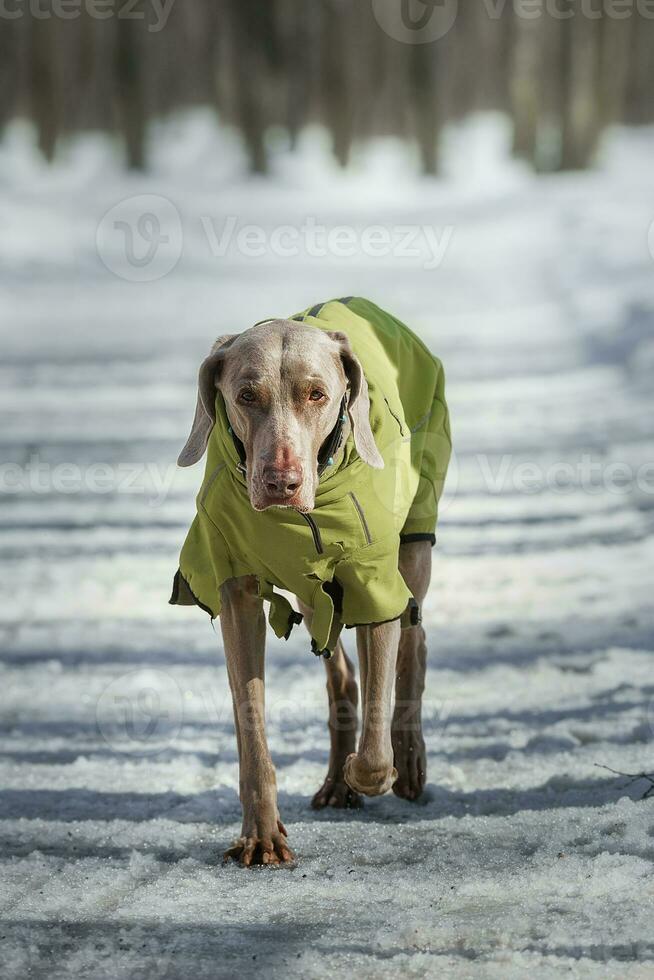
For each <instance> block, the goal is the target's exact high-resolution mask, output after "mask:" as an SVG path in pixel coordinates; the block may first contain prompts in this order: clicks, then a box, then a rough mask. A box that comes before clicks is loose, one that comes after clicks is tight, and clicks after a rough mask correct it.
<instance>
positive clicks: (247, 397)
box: [238, 388, 257, 405]
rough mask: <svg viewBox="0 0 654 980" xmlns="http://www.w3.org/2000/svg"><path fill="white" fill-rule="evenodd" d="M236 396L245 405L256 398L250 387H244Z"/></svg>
mask: <svg viewBox="0 0 654 980" xmlns="http://www.w3.org/2000/svg"><path fill="white" fill-rule="evenodd" d="M238 397H239V400H240V401H242V402H245V403H246V404H247V405H251V404H252V402H254V401H256V400H257V396H256V395H255V393H254V392H253V391H251V389H250V388H245V389H244V390H243V391H242V392H241V393H240V395H239V396H238Z"/></svg>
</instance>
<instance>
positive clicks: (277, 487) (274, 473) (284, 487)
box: [263, 464, 302, 497]
mask: <svg viewBox="0 0 654 980" xmlns="http://www.w3.org/2000/svg"><path fill="white" fill-rule="evenodd" d="M263 482H264V485H265V487H266V490H267V491H268V493H269V494H271V495H272V496H280V497H292V496H293V495H294V494H296V493H297V491H298V490H299V489H300V487H301V486H302V468H301V467H300V466H299V464H295V465H291V466H284V467H279V466H265V467H264V470H263Z"/></svg>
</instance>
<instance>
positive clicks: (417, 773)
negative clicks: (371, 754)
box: [393, 732, 427, 800]
mask: <svg viewBox="0 0 654 980" xmlns="http://www.w3.org/2000/svg"><path fill="white" fill-rule="evenodd" d="M393 756H394V758H393V761H394V763H395V766H396V768H397V773H398V775H397V781H396V782H395V783H394V784H393V792H394V793H395V795H396V796H400V797H401V798H402V799H403V800H417V799H418V797H419V796H420V795H421V794H422V791H423V790H424V788H425V782H426V780H427V753H426V752H425V742H424V739H423V737H422V735H421V734H417V733H414V732H401V733H396V732H393Z"/></svg>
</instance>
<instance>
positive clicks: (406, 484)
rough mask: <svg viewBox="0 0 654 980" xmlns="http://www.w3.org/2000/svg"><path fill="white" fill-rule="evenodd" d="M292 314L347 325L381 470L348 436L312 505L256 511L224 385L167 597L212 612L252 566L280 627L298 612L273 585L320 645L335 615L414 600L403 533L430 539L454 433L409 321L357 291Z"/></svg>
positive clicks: (430, 361) (375, 613) (392, 608)
mask: <svg viewBox="0 0 654 980" xmlns="http://www.w3.org/2000/svg"><path fill="white" fill-rule="evenodd" d="M293 319H295V320H301V321H303V322H304V323H305V324H311V325H313V326H315V327H316V328H317V329H320V330H339V331H342V332H343V333H345V334H347V336H348V338H349V340H350V344H351V346H352V348H353V350H354V352H355V354H356V355H357V357H358V358H359V360H360V361H361V363H362V366H363V370H364V373H365V375H366V379H367V381H368V387H369V396H370V422H371V427H372V431H373V434H374V436H375V441H376V443H377V446H378V448H379V451H380V452H381V455H382V457H383V459H384V464H385V465H384V469H381V470H377V469H373V468H372V467H370V466H368V465H366V464H365V463H363V462H362V461H361V459H359V456H358V454H357V452H356V449H355V448H354V444H353V440H352V437H351V436H350V437H349V438H348V440H347V442H346V443H345V446H344V449H343V450H342V452H340V453H339V454H338V455H337V456H336V458H335V460H334V464H333V465H332V466H329V467H327V468H326V469H325V471H324V472H323V474H322V476H321V478H320V483H319V487H318V491H317V495H316V506H315V509H314V510H313V511H312V512H311V513H310V514H300V513H298V512H297V511H294V510H291V509H288V508H270V509H268V510H265V511H261V512H257V511H255V510H253V508H252V506H251V504H250V500H249V497H248V493H247V488H246V483H245V477H244V475H243V474H242V472H241V471H240V470H239V468H238V464H239V462H240V458H239V455H238V452H237V449H236V446H235V444H234V440H233V437H232V435H231V433H230V429H229V424H228V422H227V417H226V414H225V407H224V403H223V400H222V396H221V395H220V394H218V395H217V398H216V424H215V426H214V427H213V430H212V432H211V436H210V438H209V443H208V446H207V466H206V472H205V477H204V482H203V484H202V487H201V489H200V492H199V494H198V497H197V516H196V518H195V520H194V521H193V524H192V526H191V529H190V531H189V533H188V536H187V538H186V541H185V543H184V546H183V548H182V553H181V558H180V569H179V572H178V573H177V575H176V577H175V583H174V588H173V595H172V597H171V600H170V601H171V603H173V604H180V605H191V604H197V605H199V606H201V607H202V608H204V609H205V610H206V611H207V612H209V613H210V614H211V616H212V618H213V617H215V616H218V615H219V614H220V588H221V585H222V584H223V582H225V581H226V580H227V579H229V578H232V577H235V576H242V575H255V576H256V577H257V579H258V582H259V592H260V595H261V596H262V597H263V598H264V599H266V600H268V601H269V602H270V612H269V617H268V618H269V622H270V624H271V626H272V628H273V629H274V631H275V633H276V634H277V636H280V637H281V636H285V637H288V636H289V634H290V631H291V629H292V627H293V624H294V623H295V622H299V620H300V618H301V617H299V616H298V614H297V613H294V611H293V609H292V607H291V605H290V603H289V602H288V600H287V599H286V598H285V597H284V596H282V595H280V594H279V592H277V591H276V590H277V589H283V590H285V591H287V592H291V593H293V594H295V595H297V596H298V597H299V598H300V599H302V600H303V602H305V603H306V604H307V605H308V606H310V607H311V608H312V610H313V617H312V623H311V635H312V638H313V647H314V650H317V651H322V650H323V649H324V648H326V647H327V645H328V641H329V637H330V632H331V628H332V621H333V619H334V616H335V615H337V616H338V618H339V620H340V621H341V622H342V623H344V624H345V625H347V626H354V625H359V624H364V623H378V622H385V621H386V620H391V619H397V618H398V617H400V616H402V615H403V614H404V613H405V610H407V609H408V608H409V607H410V605H413V606H415V603H410V600H411V599H412V596H411V593H410V592H409V590H408V589H407V586H406V584H405V582H404V580H403V578H402V576H401V575H400V572H399V571H398V550H399V545H400V540H417V539H419V538H429V539H430V540H431V541H432V543H433V542H434V541H435V537H434V531H435V528H436V520H437V513H438V499H439V497H440V494H441V491H442V487H443V483H444V480H445V474H446V471H447V466H448V462H449V458H450V450H451V440H450V429H449V419H448V412H447V406H446V404H445V395H444V376H443V369H442V367H441V364H440V361H438V360H437V359H436V358H435V357H433V356H432V355H431V353H430V352H429V351H428V350H427V348H426V347H425V346H424V344H423V343H422V342H421V341H420V340H419V339H418V338H417V337H416V336H415V335H414V334H413V333H412V332H411V331H410V330H409V328H408V327H406V326H405V325H404V324H403V323H400V321H399V320H396V319H395V318H394V317H393V316H391V315H390V314H389V313H385V312H384V311H383V310H381V309H379V307H377V306H375V305H374V304H373V303H371V302H369V301H368V300H364V299H360V298H358V297H356V298H348V299H344V300H333V301H331V302H328V303H324V304H321V305H319V306H316V307H313V308H311V309H310V310H308V311H305V312H304V313H302V314H299V315H298V316H295V317H293Z"/></svg>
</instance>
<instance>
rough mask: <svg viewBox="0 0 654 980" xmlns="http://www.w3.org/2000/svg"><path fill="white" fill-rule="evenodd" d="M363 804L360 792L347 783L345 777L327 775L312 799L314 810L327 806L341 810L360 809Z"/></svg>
mask: <svg viewBox="0 0 654 980" xmlns="http://www.w3.org/2000/svg"><path fill="white" fill-rule="evenodd" d="M362 805H363V800H362V799H361V797H360V796H359V794H358V793H355V792H354V790H353V789H350V787H349V786H348V785H347V783H346V782H345V780H344V779H343V777H341V778H340V779H334V777H333V776H327V777H326V779H325V782H324V783H323V784H322V786H321V787H320V789H319V790H318V792H317V793H316V794H315V796H314V797H313V799H312V800H311V806H312V807H313V809H314V810H323V809H324V808H325V807H326V806H333V807H335V808H336V809H341V810H358V809H359V807H360V806H362Z"/></svg>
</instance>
